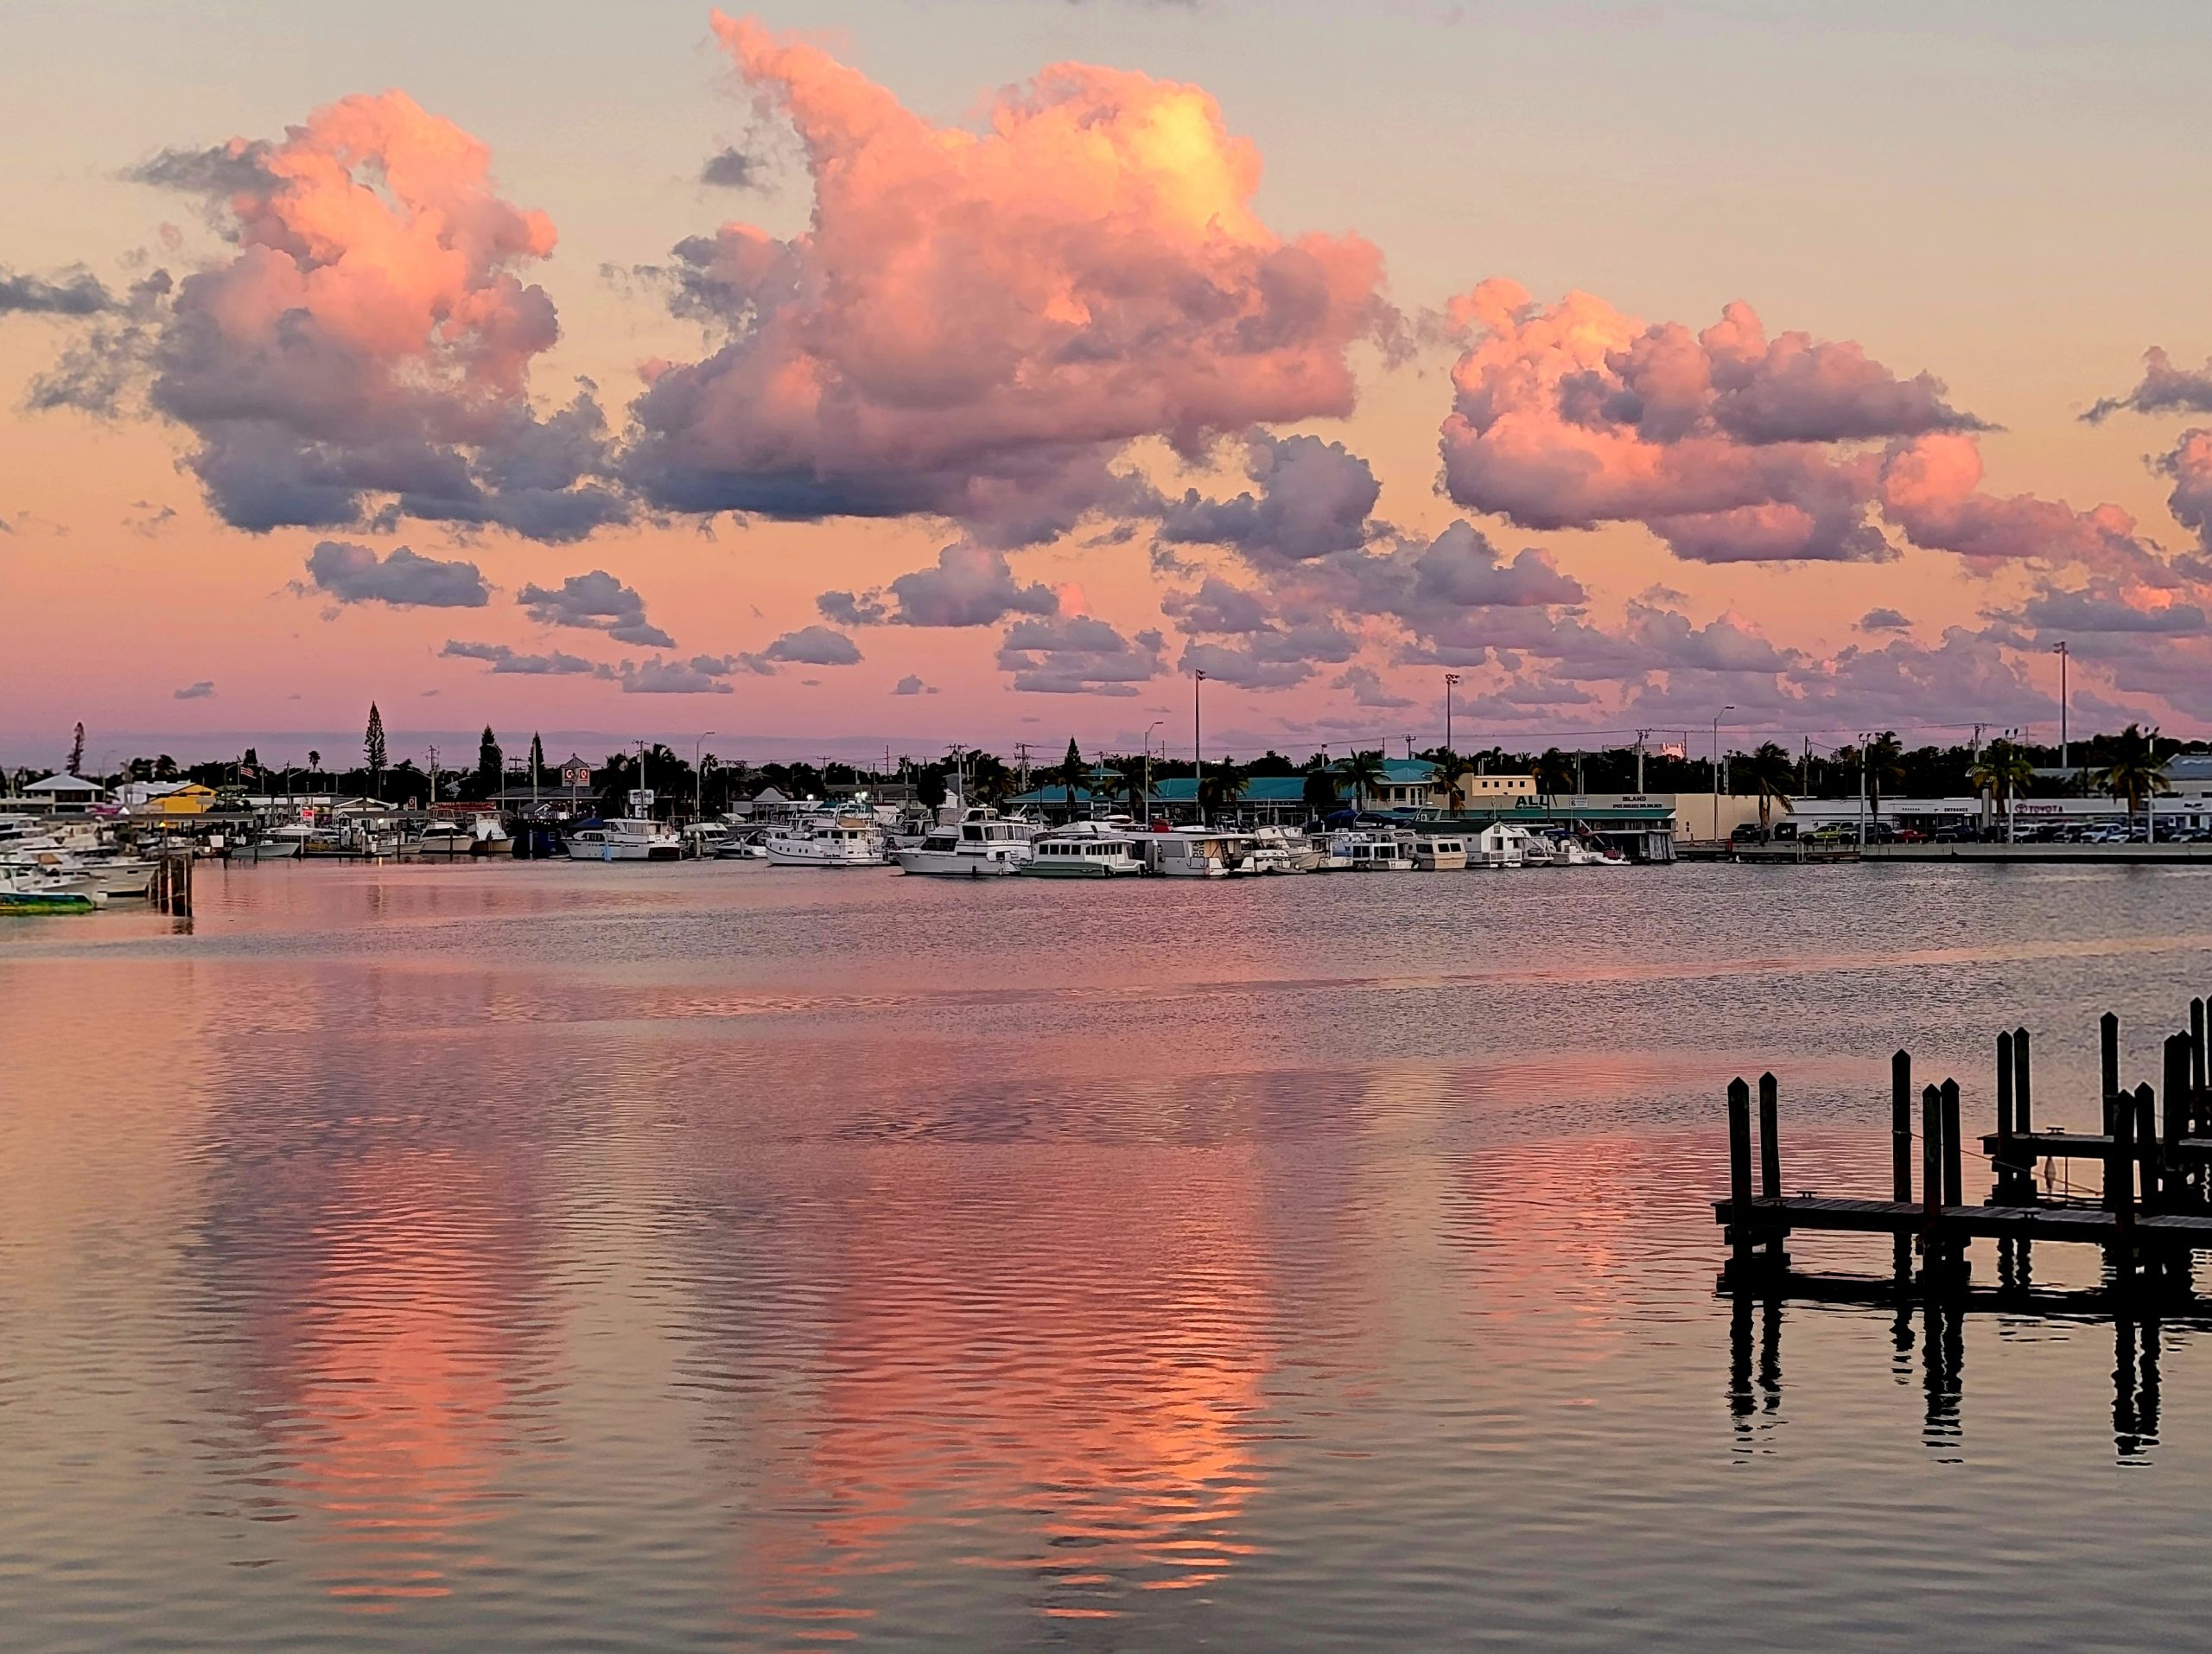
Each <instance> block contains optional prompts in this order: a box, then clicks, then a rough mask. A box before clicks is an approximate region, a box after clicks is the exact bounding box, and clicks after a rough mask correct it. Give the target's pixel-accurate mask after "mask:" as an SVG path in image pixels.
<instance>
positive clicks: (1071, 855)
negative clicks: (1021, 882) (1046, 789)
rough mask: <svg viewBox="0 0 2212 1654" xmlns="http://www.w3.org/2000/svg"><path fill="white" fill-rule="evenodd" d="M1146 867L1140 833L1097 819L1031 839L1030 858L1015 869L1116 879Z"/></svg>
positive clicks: (1044, 875) (1039, 875)
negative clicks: (1130, 831)
mask: <svg viewBox="0 0 2212 1654" xmlns="http://www.w3.org/2000/svg"><path fill="white" fill-rule="evenodd" d="M1144 870H1145V863H1144V856H1143V855H1142V853H1141V849H1140V847H1139V844H1138V835H1137V834H1135V833H1129V832H1124V831H1122V830H1121V829H1120V828H1118V827H1116V826H1113V825H1110V824H1108V823H1105V822H1096V821H1078V822H1077V823H1075V824H1072V825H1071V826H1067V827H1063V828H1060V829H1059V830H1057V831H1054V832H1050V833H1046V834H1044V835H1043V836H1042V837H1038V838H1033V839H1032V840H1030V842H1029V859H1028V860H1027V862H1023V863H1022V864H1021V865H1020V867H1019V868H1015V869H1014V871H1016V872H1017V873H1022V874H1026V875H1028V876H1030V877H1032V878H1037V879H1115V878H1121V877H1123V876H1125V875H1129V874H1135V873H1142V872H1143V871H1144Z"/></svg>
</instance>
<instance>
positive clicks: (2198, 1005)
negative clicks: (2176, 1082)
mask: <svg viewBox="0 0 2212 1654" xmlns="http://www.w3.org/2000/svg"><path fill="white" fill-rule="evenodd" d="M2189 1089H2190V1090H2191V1091H2202V1090H2203V1089H2204V1002H2203V1001H2202V999H2192V1000H2191V1001H2190V1002H2189Z"/></svg>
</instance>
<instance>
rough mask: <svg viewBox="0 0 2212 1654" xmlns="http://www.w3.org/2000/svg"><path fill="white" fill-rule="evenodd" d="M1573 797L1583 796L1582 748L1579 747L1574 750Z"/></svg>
mask: <svg viewBox="0 0 2212 1654" xmlns="http://www.w3.org/2000/svg"><path fill="white" fill-rule="evenodd" d="M1574 796H1575V797H1576V798H1581V797H1582V796H1583V787H1582V748H1580V747H1576V748H1575V749H1574Z"/></svg>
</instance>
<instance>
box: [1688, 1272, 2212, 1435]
mask: <svg viewBox="0 0 2212 1654" xmlns="http://www.w3.org/2000/svg"><path fill="white" fill-rule="evenodd" d="M1730 1297H1731V1303H1730V1307H1729V1321H1728V1387H1727V1391H1726V1400H1727V1406H1728V1415H1729V1424H1730V1430H1731V1435H1732V1445H1733V1446H1734V1447H1735V1449H1736V1450H1737V1451H1738V1452H1739V1453H1753V1452H1758V1451H1760V1450H1762V1448H1763V1447H1764V1442H1765V1441H1766V1440H1767V1439H1768V1438H1769V1437H1770V1433H1771V1432H1772V1431H1773V1430H1774V1429H1776V1428H1778V1426H1779V1425H1780V1424H1781V1423H1782V1422H1784V1421H1785V1419H1786V1417H1787V1415H1786V1414H1784V1413H1783V1366H1782V1329H1783V1322H1784V1320H1786V1313H1785V1306H1786V1305H1787V1304H1788V1303H1789V1302H1792V1301H1795V1302H1802V1303H1806V1304H1834V1305H1854V1304H1863V1305H1866V1306H1867V1307H1888V1308H1890V1309H1891V1310H1892V1312H1893V1313H1892V1315H1891V1321H1890V1327H1889V1331H1890V1347H1891V1374H1892V1376H1893V1377H1895V1379H1896V1380H1897V1382H1898V1383H1899V1384H1913V1383H1917V1384H1919V1386H1920V1388H1921V1390H1922V1392H1923V1397H1924V1409H1923V1417H1922V1426H1921V1440H1922V1441H1923V1445H1925V1446H1926V1447H1929V1449H1930V1450H1931V1451H1933V1452H1936V1453H1938V1454H1942V1455H1944V1456H1946V1457H1948V1456H1952V1455H1954V1454H1956V1453H1957V1451H1958V1450H1959V1449H1960V1448H1961V1447H1962V1446H1963V1444H1964V1440H1965V1433H1966V1432H1965V1415H1964V1410H1963V1404H1964V1401H1965V1396H1966V1326H1967V1320H1968V1319H1969V1318H1970V1317H1972V1316H1974V1315H1990V1314H1994V1315H1997V1316H1999V1317H2002V1318H2004V1319H2005V1320H2007V1321H2008V1322H2011V1323H2013V1324H2015V1325H2017V1324H2018V1323H2021V1322H2023V1321H2026V1322H2046V1323H2050V1324H2069V1325H2077V1326H2091V1325H2097V1324H2101V1323H2107V1324H2109V1325H2110V1326H2111V1329H2112V1339H2113V1363H2112V1369H2111V1375H2112V1435H2113V1454H2114V1456H2115V1458H2116V1459H2117V1460H2119V1461H2120V1462H2121V1463H2123V1464H2125V1463H2129V1462H2134V1463H2143V1462H2147V1455H2149V1454H2150V1453H2151V1451H2152V1449H2153V1448H2155V1447H2157V1446H2158V1437H2159V1428H2160V1396H2159V1362H2160V1357H2161V1354H2162V1352H2163V1349H2164V1342H2165V1339H2166V1337H2167V1334H2168V1333H2169V1332H2170V1331H2172V1330H2176V1329H2187V1330H2190V1331H2197V1332H2203V1331H2212V1304H2208V1303H2205V1302H2202V1301H2197V1300H2193V1299H2192V1300H2190V1301H2185V1302H2179V1303H2174V1304H2157V1303H2152V1302H2145V1301H2141V1300H2139V1299H2135V1298H2132V1297H2130V1296H2128V1295H2120V1294H2114V1293H2111V1292H2108V1291H2105V1290H2097V1291H2059V1290H2043V1291H2026V1290H2023V1289H2021V1288H2002V1289H1999V1290H1997V1291H1991V1292H1974V1291H1956V1292H1951V1293H1942V1294H1937V1293H1930V1294H1926V1295H1923V1294H1920V1293H1918V1292H1916V1291H1914V1290H1912V1289H1911V1288H1904V1289H1902V1290H1901V1289H1900V1288H1898V1287H1897V1284H1896V1283H1894V1282H1886V1281H1878V1280H1872V1279H1862V1278H1859V1277H1852V1276H1837V1275H1797V1274H1794V1273H1793V1274H1790V1275H1787V1276H1784V1277H1781V1278H1778V1279H1777V1280H1775V1281H1773V1282H1768V1283H1765V1284H1764V1286H1762V1287H1760V1288H1756V1289H1750V1288H1747V1289H1745V1290H1741V1291H1736V1292H1733V1293H1732V1294H1731V1295H1730Z"/></svg>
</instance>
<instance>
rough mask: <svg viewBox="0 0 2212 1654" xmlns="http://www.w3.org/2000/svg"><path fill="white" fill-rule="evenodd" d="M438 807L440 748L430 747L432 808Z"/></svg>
mask: <svg viewBox="0 0 2212 1654" xmlns="http://www.w3.org/2000/svg"><path fill="white" fill-rule="evenodd" d="M437 807H438V749H437V748H436V747H431V748H430V808H431V809H433V810H435V809H436V808H437Z"/></svg>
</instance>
